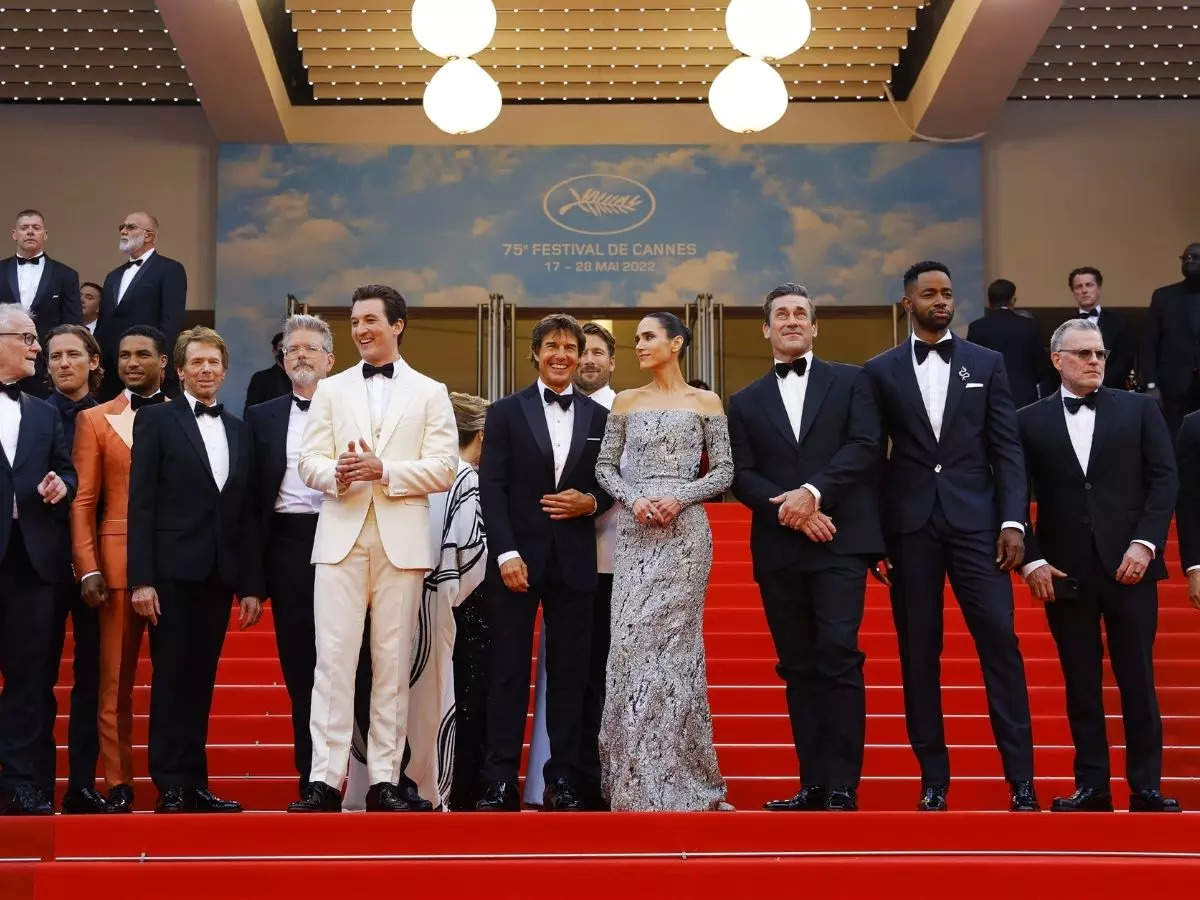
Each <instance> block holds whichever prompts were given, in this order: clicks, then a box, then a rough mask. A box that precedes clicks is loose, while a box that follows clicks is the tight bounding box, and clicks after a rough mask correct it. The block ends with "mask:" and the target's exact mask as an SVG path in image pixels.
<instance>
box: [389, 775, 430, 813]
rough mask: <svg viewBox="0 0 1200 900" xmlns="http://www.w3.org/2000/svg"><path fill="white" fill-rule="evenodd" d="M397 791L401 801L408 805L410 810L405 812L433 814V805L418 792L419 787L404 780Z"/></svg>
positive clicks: (397, 787)
mask: <svg viewBox="0 0 1200 900" xmlns="http://www.w3.org/2000/svg"><path fill="white" fill-rule="evenodd" d="M396 790H397V792H398V793H399V795H400V799H401V800H403V801H404V802H405V803H406V804H408V809H406V810H405V812H433V804H432V803H431V802H430V801H428V800H426V799H425V798H424V797H422V796H421V795H420V793H418V791H417V786H416V785H415V784H413V783H412V782H411V781H408V780H407V779H402V780H401V781H400V783H399V784H398V785H396Z"/></svg>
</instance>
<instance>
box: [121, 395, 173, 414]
mask: <svg viewBox="0 0 1200 900" xmlns="http://www.w3.org/2000/svg"><path fill="white" fill-rule="evenodd" d="M166 399H167V397H166V395H165V394H164V393H163V392H162V391H159V392H158V393H157V394H154V395H152V396H150V397H143V396H141V395H140V394H132V393H131V394H130V395H129V405H130V406H132V407H133V411H134V412H137V411H138V410H139V409H141V408H142V407H143V406H155V405H156V404H159V403H162V402H164V401H165V400H166Z"/></svg>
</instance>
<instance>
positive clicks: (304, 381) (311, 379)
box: [287, 365, 319, 388]
mask: <svg viewBox="0 0 1200 900" xmlns="http://www.w3.org/2000/svg"><path fill="white" fill-rule="evenodd" d="M287 375H288V378H290V379H291V380H292V384H295V385H299V386H300V387H304V388H310V387H312V386H313V385H314V384H316V383H317V381H318V380H319V378H318V376H317V370H316V369H314V368H313V367H312V366H309V365H301V366H297V367H296V368H295V369H293V370H292V371H290V372H288V373H287Z"/></svg>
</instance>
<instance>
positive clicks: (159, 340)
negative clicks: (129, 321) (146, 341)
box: [117, 325, 168, 356]
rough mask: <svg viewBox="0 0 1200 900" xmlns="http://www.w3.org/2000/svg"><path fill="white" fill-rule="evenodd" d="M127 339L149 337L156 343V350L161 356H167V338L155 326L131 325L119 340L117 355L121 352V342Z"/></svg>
mask: <svg viewBox="0 0 1200 900" xmlns="http://www.w3.org/2000/svg"><path fill="white" fill-rule="evenodd" d="M127 337H148V338H150V340H152V341H154V350H155V352H156V353H158V355H159V356H167V355H168V354H167V336H166V335H165V334H163V333H162V332H161V331H160V330H159V329H157V328H155V327H154V326H153V325H130V326H129V327H128V328H126V329H125V330H124V331H122V332H121V336H120V338H118V339H117V353H120V352H121V342H122V341H124V340H125V338H127Z"/></svg>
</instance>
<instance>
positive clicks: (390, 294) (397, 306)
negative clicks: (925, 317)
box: [350, 284, 408, 347]
mask: <svg viewBox="0 0 1200 900" xmlns="http://www.w3.org/2000/svg"><path fill="white" fill-rule="evenodd" d="M363 300H379V301H381V302H382V303H383V314H384V315H385V316H387V320H388V324H389V325H395V324H396V323H397V322H403V323H404V328H405V329H407V328H408V303H407V302H406V301H405V299H404V297H403V295H402V294H401V293H400V292H399V291H398V290H396V289H395V288H394V287H389V286H388V285H386V284H364V285H363V286H362V287H360V288H358V289H357V290H356V291H355V292H354V294H353V295H352V296H351V297H350V307H351V309H353V308H354V304H355V303H361V302H362V301H363ZM403 340H404V332H403V331H401V332H400V334H399V335H397V336H396V346H397V347H399V346H400V343H401V342H402V341H403Z"/></svg>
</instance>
